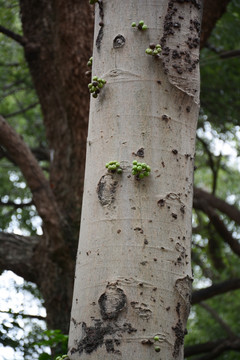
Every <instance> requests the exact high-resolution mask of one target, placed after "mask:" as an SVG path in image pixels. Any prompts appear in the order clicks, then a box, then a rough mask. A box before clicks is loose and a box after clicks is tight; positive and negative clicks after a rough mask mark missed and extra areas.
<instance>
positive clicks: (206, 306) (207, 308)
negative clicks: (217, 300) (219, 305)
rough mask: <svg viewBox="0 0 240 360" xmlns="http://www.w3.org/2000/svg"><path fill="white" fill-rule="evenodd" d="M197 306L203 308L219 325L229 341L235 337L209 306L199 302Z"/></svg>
mask: <svg viewBox="0 0 240 360" xmlns="http://www.w3.org/2000/svg"><path fill="white" fill-rule="evenodd" d="M199 305H200V306H201V307H203V308H204V309H205V310H206V311H207V312H208V313H209V314H211V316H212V317H213V319H215V320H216V321H217V322H218V323H219V325H220V326H221V327H222V328H223V329H224V330H225V332H226V334H227V335H228V338H229V339H234V338H235V337H236V335H235V334H234V332H233V331H232V329H231V328H230V326H229V325H228V324H227V323H226V322H225V321H224V320H223V319H222V318H221V317H220V316H219V315H218V313H217V312H216V311H215V310H214V309H213V308H212V307H211V306H209V305H208V304H206V303H204V302H201V303H200V304H199Z"/></svg>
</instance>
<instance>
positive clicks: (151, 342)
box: [141, 339, 154, 345]
mask: <svg viewBox="0 0 240 360" xmlns="http://www.w3.org/2000/svg"><path fill="white" fill-rule="evenodd" d="M141 343H142V344H143V345H152V344H154V342H153V341H152V340H150V339H143V340H142V341H141Z"/></svg>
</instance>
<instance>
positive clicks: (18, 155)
mask: <svg viewBox="0 0 240 360" xmlns="http://www.w3.org/2000/svg"><path fill="white" fill-rule="evenodd" d="M0 144H2V146H3V147H5V148H6V149H7V152H8V153H9V155H10V157H11V158H12V159H13V161H14V162H15V163H16V164H17V165H18V166H19V168H20V170H21V171H22V174H23V176H24V177H25V180H26V182H27V185H28V186H29V188H30V190H31V192H32V195H33V202H34V204H35V206H36V208H37V211H38V214H39V216H40V217H41V218H42V220H43V222H44V226H45V229H46V230H47V232H48V234H49V235H50V234H51V236H49V240H50V241H51V245H52V249H51V250H52V251H54V249H55V250H56V249H59V248H60V247H63V246H64V243H63V238H62V235H61V233H60V229H61V225H63V219H62V217H61V214H60V213H59V209H58V206H57V204H56V201H55V198H54V195H53V193H52V190H51V188H50V185H49V183H48V181H47V179H46V178H45V176H44V173H43V171H42V169H41V167H40V166H39V164H38V162H37V160H36V158H35V157H34V155H33V154H32V152H31V151H30V149H29V148H28V146H27V145H26V144H25V143H24V141H23V139H22V138H21V137H20V136H19V135H18V134H17V133H16V132H15V130H14V129H13V128H11V126H10V125H9V124H8V123H7V122H6V121H5V120H4V118H3V117H2V116H0Z"/></svg>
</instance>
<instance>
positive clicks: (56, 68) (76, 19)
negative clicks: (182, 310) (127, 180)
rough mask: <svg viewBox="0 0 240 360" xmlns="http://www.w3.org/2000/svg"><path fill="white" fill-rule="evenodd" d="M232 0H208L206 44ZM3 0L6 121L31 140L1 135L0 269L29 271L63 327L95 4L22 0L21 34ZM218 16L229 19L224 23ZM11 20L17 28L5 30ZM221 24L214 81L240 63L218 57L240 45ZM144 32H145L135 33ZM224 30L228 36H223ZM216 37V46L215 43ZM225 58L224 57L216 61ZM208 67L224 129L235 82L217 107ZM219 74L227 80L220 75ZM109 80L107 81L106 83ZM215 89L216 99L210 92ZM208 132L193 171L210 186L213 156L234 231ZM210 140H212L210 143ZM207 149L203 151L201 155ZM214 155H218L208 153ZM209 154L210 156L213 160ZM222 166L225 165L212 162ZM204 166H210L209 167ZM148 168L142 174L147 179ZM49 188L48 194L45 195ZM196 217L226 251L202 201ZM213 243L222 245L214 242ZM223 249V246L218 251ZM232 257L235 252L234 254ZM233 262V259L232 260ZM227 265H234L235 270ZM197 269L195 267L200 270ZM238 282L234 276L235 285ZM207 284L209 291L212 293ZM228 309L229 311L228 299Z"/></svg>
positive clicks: (211, 112)
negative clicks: (39, 225)
mask: <svg viewBox="0 0 240 360" xmlns="http://www.w3.org/2000/svg"><path fill="white" fill-rule="evenodd" d="M227 3H228V1H222V2H221V4H219V3H218V2H216V1H208V2H207V3H206V4H205V8H204V13H203V31H202V34H203V35H202V38H201V44H202V46H203V45H204V44H206V40H207V39H208V36H209V33H210V31H211V30H212V29H213V27H214V24H215V22H216V20H217V19H218V18H219V17H220V16H221V15H222V14H223V12H224V11H225V7H226V4H227ZM232 4H233V6H232V14H233V13H234V14H237V6H238V5H237V2H236V1H234V2H232ZM1 5H2V6H3V10H4V11H2V12H1V14H2V25H3V26H2V27H1V32H2V33H3V34H4V36H2V39H3V41H2V43H1V45H2V49H1V54H4V55H5V54H7V59H6V56H4V58H2V59H1V68H2V69H4V70H3V71H1V81H2V83H3V84H4V88H2V93H1V96H2V98H3V101H2V103H1V113H2V115H4V116H5V119H6V120H7V122H8V124H10V125H11V126H12V127H13V128H15V129H16V131H17V132H19V133H20V134H21V136H23V138H24V143H25V144H24V143H23V141H22V142H21V140H23V138H22V139H20V140H19V138H18V137H17V136H15V137H12V138H11V139H10V138H9V134H12V133H11V131H10V130H9V132H6V133H5V134H6V136H5V137H4V139H3V141H4V142H5V145H4V146H3V143H2V145H1V166H2V169H4V171H3V172H1V173H0V176H1V214H2V216H1V229H2V230H3V231H4V230H5V231H7V233H5V234H4V233H3V232H2V233H1V248H0V251H1V260H0V265H1V269H11V270H13V271H14V272H16V273H17V274H19V275H22V276H23V277H24V278H25V279H26V280H30V281H32V282H34V283H36V284H37V285H38V287H39V289H40V290H41V293H42V295H43V298H44V299H45V305H46V307H47V312H48V317H47V321H48V327H49V328H61V329H62V330H63V331H64V332H65V333H66V332H67V328H68V323H69V314H70V307H71V297H72V281H71V279H73V272H74V262H75V260H74V259H75V251H76V246H77V241H78V226H79V225H78V223H79V218H80V208H81V206H80V199H81V191H82V190H81V184H82V183H83V173H84V171H83V168H84V151H85V137H86V126H87V118H88V116H87V108H88V93H87V91H86V89H87V83H88V82H89V81H90V79H89V78H87V77H85V75H84V73H85V71H86V62H87V60H88V58H89V57H90V56H91V44H92V41H91V31H92V13H93V11H92V8H91V7H90V6H89V4H88V3H87V2H83V3H82V4H81V8H80V6H79V4H75V3H74V2H73V3H72V2H71V4H70V3H69V2H67V4H66V3H61V6H60V4H56V3H54V4H52V3H51V2H43V1H42V2H41V3H40V4H39V3H38V2H36V3H34V6H32V2H31V3H30V2H28V1H21V2H20V5H21V14H22V16H21V21H22V25H23V35H21V31H22V30H21V24H20V21H15V20H14V21H12V20H13V15H14V16H15V17H14V19H16V13H17V12H18V7H17V6H16V4H15V3H14V2H12V3H11V4H10V3H9V2H8V3H6V4H5V3H4V2H3V1H2V2H1ZM227 16H230V15H227ZM233 18H234V17H233ZM233 18H232V19H233ZM235 20H236V21H237V17H235ZM222 24H223V26H225V25H224V24H225V23H222ZM232 24H233V27H234V21H232ZM235 28H236V27H235ZM9 29H11V30H10V31H9ZM227 29H229V28H227ZM83 30H84V31H83ZM134 30H136V29H134ZM217 32H218V34H219V33H220V34H221V36H220V38H219V37H217V36H218V34H217V36H216V37H215V38H214V41H212V40H211V41H210V43H208V44H207V49H205V52H204V54H205V58H204V59H205V60H204V61H206V62H208V57H209V56H211V57H214V59H219V62H218V64H219V68H221V70H219V71H220V73H221V77H219V76H218V77H215V79H218V80H217V81H216V86H215V88H217V87H219V86H222V85H221V83H220V80H221V79H222V78H223V74H224V71H225V70H224V69H225V68H226V64H229V67H228V68H227V71H228V74H234V71H235V74H234V75H232V77H231V84H232V83H233V82H234V81H236V83H237V80H236V79H237V78H236V69H237V68H236V66H235V67H233V61H234V59H233V60H231V58H229V57H228V58H226V57H225V59H227V60H225V61H224V62H223V61H222V59H223V57H221V56H225V55H224V52H225V50H226V51H228V52H229V51H230V50H232V49H234V50H237V46H238V45H237V43H234V42H233V40H234V32H235V30H234V29H233V31H232V32H231V41H229V38H227V34H228V33H229V32H228V31H226V27H225V28H223V31H222V32H221V27H220V28H219V27H218V28H217ZM137 34H138V33H137ZM223 34H224V36H223ZM135 35H136V34H135ZM138 35H143V34H142V33H139V34H138ZM223 37H224V38H225V41H222V38H223ZM14 40H15V41H16V45H15V44H14ZM223 44H224V45H223ZM211 45H214V46H215V47H213V46H212V47H211ZM22 49H23V50H24V52H25V56H26V59H27V65H26V63H25V60H24V58H23V55H22V52H21V50H22ZM215 50H216V51H215ZM146 56H147V55H146ZM228 56H230V54H228ZM232 56H233V53H232ZM229 59H230V60H229ZM230 61H231V65H230ZM220 63H224V64H225V65H224V66H222V67H220ZM28 67H29V68H30V71H31V75H32V79H33V84H34V85H33V84H32V82H31V79H30V77H29V73H28ZM205 69H207V71H205ZM233 69H235V70H233ZM203 70H204V71H203V76H204V79H206V81H205V82H204V84H205V88H204V86H203V90H205V92H203V99H204V104H203V105H204V112H203V113H201V114H206V113H207V114H208V116H209V119H210V118H211V119H212V120H213V121H211V123H212V125H213V126H215V129H217V130H218V131H222V133H223V134H226V131H225V130H224V129H226V130H227V131H229V124H230V123H231V124H235V125H236V124H238V121H237V115H236V111H235V113H234V112H232V113H230V112H229V110H230V109H232V108H233V107H228V114H229V115H228V120H227V122H226V121H222V122H221V121H220V120H221V116H222V113H224V111H225V108H224V106H225V104H229V101H230V103H231V104H232V103H234V104H236V101H237V92H236V91H235V92H234V91H232V92H231V86H230V85H229V88H228V94H229V93H230V94H231V96H230V97H229V98H228V99H226V98H225V96H222V95H221V97H218V101H219V100H221V107H216V106H215V108H214V104H217V101H216V100H214V97H213V95H214V93H216V92H215V88H214V85H215V84H214V85H213V83H211V87H213V91H212V92H211V93H210V92H209V91H208V89H206V87H207V86H208V87H209V86H210V85H209V83H207V80H208V79H211V81H212V79H213V76H214V73H213V71H211V67H209V66H206V65H205V67H204V69H203ZM234 76H235V77H234ZM228 78H229V75H228ZM79 79H81V81H79ZM223 82H224V83H225V84H226V83H227V81H224V79H223ZM33 87H35V88H36V90H37V95H38V98H36V95H35V92H34V89H33ZM105 90H107V86H106V87H105ZM204 94H207V95H204ZM210 95H211V103H210V102H209V100H210ZM234 96H235V97H236V100H235V102H234V101H233V99H235V97H234ZM38 99H39V100H38ZM229 99H230V100H229ZM94 100H98V99H94ZM38 101H39V102H40V104H41V108H42V114H43V115H41V114H40V113H39V105H38ZM80 104H81V105H80ZM223 109H224V110H223ZM235 109H237V107H235ZM41 118H43V119H44V127H43V125H42V123H41ZM76 119H77V121H76ZM204 123H206V122H205V120H204V118H203V117H202V115H201V117H200V123H199V125H200V126H203V125H204ZM3 124H4V121H2V122H1V134H2V129H3V128H4V127H5V125H3ZM217 124H219V126H218V125H217ZM220 124H221V125H220ZM227 125H228V127H227ZM8 129H9V128H8ZM36 129H37V131H36ZM44 129H45V133H46V137H45V134H44ZM219 129H220V130H219ZM15 135H16V133H15ZM225 136H227V134H226V135H225ZM204 142H205V145H206V146H205V147H204V145H201V144H200V145H198V148H197V151H198V152H199V153H200V158H199V160H200V161H198V164H197V165H198V166H199V169H198V170H197V171H196V178H197V180H198V179H200V180H199V181H197V184H198V186H200V187H202V186H204V187H205V190H206V189H207V190H208V191H209V190H210V191H211V188H210V186H208V187H206V183H207V180H206V181H205V179H206V176H205V175H204V176H202V175H203V172H202V169H203V170H204V169H206V162H207V161H208V163H209V164H210V166H211V168H210V167H208V169H210V170H207V171H208V172H209V173H210V171H212V173H213V177H214V176H215V178H216V174H217V177H218V186H217V192H216V193H215V195H214V197H213V198H211V199H212V200H213V201H212V202H211V208H213V209H215V212H218V214H221V218H222V217H224V224H225V226H226V227H227V229H228V230H229V231H230V232H232V230H233V231H234V230H235V229H236V227H235V225H234V228H232V222H233V221H235V219H236V217H232V216H233V215H232V214H233V213H235V214H238V212H237V211H238V209H237V208H236V207H235V206H230V208H229V207H228V204H227V203H226V201H224V200H225V199H227V196H229V195H230V191H229V189H226V186H225V182H226V180H224V178H226V177H227V179H228V181H229V179H230V176H229V174H227V173H226V172H225V173H224V171H223V170H221V169H223V168H224V169H226V170H227V164H226V160H225V158H224V157H221V161H218V160H219V159H218V158H216V157H215V156H214V154H212V149H211V147H210V144H209V142H207V141H206V139H204ZM16 144H18V145H17V146H18V147H17V151H15V152H14V151H13V152H11V151H10V150H11V149H12V150H14V146H15V148H16ZM26 144H27V145H28V147H30V148H31V152H32V153H33V154H34V156H35V157H36V158H37V159H38V164H39V165H40V167H39V168H38V169H37V168H35V170H38V171H40V170H41V168H42V170H43V172H44V175H45V179H43V182H41V181H39V179H37V177H36V175H35V174H37V173H35V174H34V172H32V173H31V172H28V171H27V170H26V169H27V168H28V167H29V165H28V164H29V163H30V162H29V160H30V158H28V157H25V161H24V160H23V159H22V160H21V164H20V160H19V156H18V155H19V152H21V151H22V152H23V153H25V155H26V154H29V153H28V152H27V151H25V150H26V148H25V147H24V145H26ZM81 144H82V145H81ZM12 145H14V146H12ZM206 149H208V152H207V150H206ZM23 150H24V151H23ZM209 150H210V154H209ZM203 151H204V155H202V154H203ZM30 154H31V153H30ZM207 154H209V156H207ZM50 157H51V161H50ZM211 159H212V161H213V162H211ZM17 161H19V163H18V162H17ZM212 163H213V166H212V165H211V164H212ZM35 164H36V163H35ZM20 165H21V170H22V171H23V170H24V169H23V168H25V170H24V171H26V172H25V176H27V174H28V176H29V177H28V179H27V180H28V184H29V187H26V188H25V189H23V188H22V184H23V183H24V181H25V179H24V177H23V176H22V174H21V171H19V167H18V166H20ZM36 166H37V164H36ZM204 166H205V168H204ZM219 167H220V171H216V169H219ZM6 169H7V171H6ZM226 170H225V171H226ZM207 171H205V174H206V172H207ZM72 173H74V176H71V174H72ZM198 174H199V175H198ZM214 174H215V175H214ZM233 175H234V176H233ZM151 176H152V175H151ZM237 177H238V173H237V172H233V171H232V172H231V184H232V185H234V184H235V187H237ZM150 178H151V177H150ZM150 178H148V179H146V180H150ZM31 179H32V180H34V179H35V181H32V182H31V181H30V180H31ZM36 180H38V181H36ZM36 184H38V185H41V186H42V185H43V186H42V194H43V195H44V197H40V196H36V195H34V204H35V207H34V205H33V202H32V193H31V191H32V192H33V193H34V192H35V193H36V191H35V189H36V188H35V185H36ZM79 184H80V186H79ZM219 184H220V185H219ZM49 185H50V186H49ZM46 193H47V195H45V194H46ZM205 193H206V191H205ZM205 193H204V194H205ZM48 194H50V198H52V196H53V197H54V200H55V202H51V203H50V202H49V201H48V198H49V196H48ZM52 194H53V195H52ZM205 195H206V196H205V197H204V199H205V201H206V203H207V205H209V204H210V203H209V201H210V197H209V196H208V195H209V194H205ZM199 196H200V198H199ZM201 196H202V193H199V192H198V194H197V193H196V195H195V199H196V202H195V204H196V203H197V200H198V202H199V199H201ZM219 198H221V199H222V201H224V204H223V203H222V206H221V207H220V205H218V208H216V207H215V206H216V204H217V201H216V199H217V200H218V199H219ZM235 199H236V201H235V204H236V205H237V201H238V197H236V198H235ZM43 200H44V201H43ZM206 203H205V205H206ZM52 204H53V205H54V204H55V205H56V207H55V208H54V207H52ZM205 209H206V206H205ZM230 209H232V211H230ZM219 212H220V213H219ZM36 213H38V214H40V216H41V217H42V219H43V230H44V231H43V235H40V234H39V235H37V231H36V227H34V225H33V224H32V223H31V221H29V219H31V217H32V216H35V214H36ZM208 215H209V213H208ZM209 216H210V215H209ZM11 219H18V221H19V224H20V226H21V228H22V229H24V231H25V233H26V231H27V235H29V236H27V237H25V236H23V235H24V234H25V233H23V234H22V235H21V236H16V235H15V234H11V235H10V234H9V231H10V230H11V228H10V227H9V224H10V223H11V221H12V220H11ZM194 219H196V225H197V228H196V229H195V230H194V232H195V231H197V230H199V229H200V231H201V233H202V234H203V235H202V236H203V237H204V239H205V238H206V237H207V239H208V238H209V239H211V241H210V240H209V243H211V244H216V243H217V244H221V246H220V247H221V251H220V252H221V254H222V256H223V255H224V256H225V255H226V254H229V252H228V251H227V249H228V248H227V246H228V245H226V243H225V242H223V241H222V239H223V240H224V241H225V235H224V236H223V235H221V234H220V235H217V239H216V232H214V231H212V232H213V233H214V236H212V237H209V236H208V235H206V234H208V233H207V232H208V230H209V229H208V218H207V217H206V216H205V215H204V210H203V206H202V210H197V218H196V217H195V218H194ZM14 221H15V220H14ZM218 223H219V222H218ZM234 224H236V222H234ZM212 226H214V227H215V226H216V227H217V222H215V224H214V225H213V224H212ZM229 226H230V227H229ZM212 230H214V228H213V229H212ZM220 232H221V231H220ZM224 234H226V232H225V233H224ZM61 238H62V239H63V240H62V248H60V249H56V247H55V245H56V242H57V243H61ZM233 238H234V237H233ZM56 239H58V240H56ZM228 239H229V237H228ZM235 243H236V242H235ZM54 244H55V245H54ZM223 244H225V245H223ZM57 245H58V244H57ZM212 248H216V246H213V247H212ZM218 249H219V247H218ZM193 251H194V253H193V255H194V259H193V260H194V262H193V265H194V268H195V264H197V266H196V269H198V267H199V266H201V269H202V271H203V272H204V274H206V273H208V276H210V275H209V274H210V272H211V271H210V270H209V264H210V260H209V261H208V262H207V263H206V262H205V259H206V256H207V258H208V259H211V257H212V256H213V255H212V254H213V253H212V252H210V253H206V251H205V248H203V246H202V245H201V246H200V245H199V243H197V242H196V244H195V243H194V248H193ZM200 251H201V253H200ZM220 252H219V251H218V254H220ZM13 254H14V256H13ZM68 254H70V255H68ZM231 254H232V253H231ZM229 256H230V255H228V260H227V265H226V261H225V258H224V262H225V270H224V272H222V273H221V274H220V272H219V271H217V270H215V268H214V270H212V272H213V273H214V276H211V279H212V281H213V283H215V282H221V281H224V280H226V281H227V279H228V277H229V278H230V277H234V278H237V277H239V275H238V273H237V271H236V264H237V261H236V258H235V260H234V261H232V260H231V261H230V258H229ZM203 259H204V263H203ZM231 259H234V258H233V257H231ZM230 263H231V266H230V265H229V264H230ZM234 264H235V265H234ZM227 269H228V270H227ZM231 269H234V272H232V270H231ZM195 273H196V274H197V271H195ZM231 274H233V275H231ZM211 275H213V274H211ZM208 278H209V277H208ZM225 288H226V287H225ZM233 288H234V286H232V289H233ZM235 288H237V281H236V282H235ZM210 290H211V289H209V292H210V293H211V291H210ZM228 290H229V287H228ZM215 294H216V293H215ZM223 312H224V313H225V314H226V311H224V309H223ZM213 333H214V332H213ZM202 341H203V342H204V341H205V338H202ZM195 342H196V341H195Z"/></svg>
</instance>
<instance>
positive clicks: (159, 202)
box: [157, 199, 165, 207]
mask: <svg viewBox="0 0 240 360" xmlns="http://www.w3.org/2000/svg"><path fill="white" fill-rule="evenodd" d="M157 203H158V205H159V206H160V207H163V206H164V205H165V200H164V199H160V200H158V202H157Z"/></svg>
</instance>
